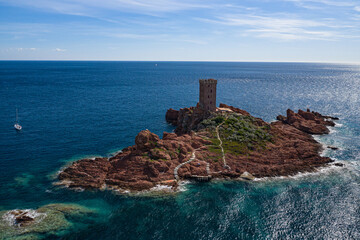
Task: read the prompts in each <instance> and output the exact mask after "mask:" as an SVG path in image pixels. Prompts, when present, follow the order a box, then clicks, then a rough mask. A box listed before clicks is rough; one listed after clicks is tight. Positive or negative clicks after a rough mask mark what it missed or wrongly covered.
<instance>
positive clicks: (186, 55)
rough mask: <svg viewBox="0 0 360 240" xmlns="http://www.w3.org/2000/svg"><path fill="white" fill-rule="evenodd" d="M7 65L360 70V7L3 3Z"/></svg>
mask: <svg viewBox="0 0 360 240" xmlns="http://www.w3.org/2000/svg"><path fill="white" fill-rule="evenodd" d="M0 59H2V60H31V59H33V60H155V61H285V62H286V61H307V62H340V63H342V62H353V63H360V0H344V1H336V0H249V1H247V0H244V1H241V0H238V1H235V0H229V1H227V0H206V1H205V0H192V1H190V0H134V1H130V0H101V1H97V0H0Z"/></svg>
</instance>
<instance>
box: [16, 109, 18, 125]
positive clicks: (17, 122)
mask: <svg viewBox="0 0 360 240" xmlns="http://www.w3.org/2000/svg"><path fill="white" fill-rule="evenodd" d="M16 123H18V109H17V108H16Z"/></svg>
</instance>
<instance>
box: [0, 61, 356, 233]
mask: <svg viewBox="0 0 360 240" xmlns="http://www.w3.org/2000/svg"><path fill="white" fill-rule="evenodd" d="M156 63H157V66H155V62H6V61H2V62H0V183H1V184H0V211H1V210H9V209H15V208H21V209H23V208H34V209H35V208H38V207H41V206H43V205H46V204H50V203H76V204H80V205H82V206H85V207H88V208H91V209H97V210H98V214H97V215H95V216H91V217H89V218H86V217H84V218H83V219H81V220H79V219H69V221H71V222H72V223H73V225H72V226H71V227H70V228H68V229H66V231H59V232H52V233H41V234H37V237H45V238H52V239H54V238H55V239H56V238H61V239H285V238H288V239H360V230H359V229H360V207H359V206H360V200H359V199H360V186H359V185H360V141H359V140H360V97H359V93H360V66H359V65H336V64H312V63H311V64H310V63H201V62H196V63H195V62H193V63H192V62H156ZM199 78H215V79H218V91H217V92H218V98H217V99H218V104H219V103H220V102H223V103H226V104H229V105H233V106H236V107H240V108H242V109H245V110H247V111H249V112H250V113H251V114H252V115H254V116H256V117H261V118H263V119H264V120H266V121H272V120H274V119H275V117H276V116H277V115H278V114H284V113H285V112H286V109H287V108H292V109H294V110H296V109H299V108H302V109H306V108H308V107H309V108H310V109H311V110H315V111H319V112H321V113H324V114H329V115H333V116H338V117H340V120H339V121H338V125H337V126H336V127H335V128H333V129H332V131H331V132H332V133H331V134H330V135H327V136H322V137H320V138H319V140H320V141H321V142H323V143H325V144H328V145H335V146H338V147H339V148H340V150H338V151H330V150H326V151H324V153H323V154H324V155H326V156H330V157H332V158H334V159H335V160H336V161H339V162H342V163H345V167H344V168H338V167H332V168H327V169H323V170H322V171H320V172H319V173H317V174H303V175H299V176H296V177H293V178H275V179H262V180H259V181H256V182H231V181H229V182H221V181H220V182H214V183H205V184H187V185H186V186H185V188H186V190H185V191H183V192H181V193H179V194H176V195H172V196H162V197H159V196H157V197H149V196H142V195H138V196H121V195H116V194H113V193H111V192H107V191H104V192H101V191H93V192H86V191H85V192H76V191H72V190H68V189H63V188H59V187H56V186H54V185H53V184H52V183H53V182H54V176H55V175H56V172H57V171H59V170H60V169H61V168H62V167H63V166H64V165H66V164H69V162H72V161H74V160H77V159H80V158H83V157H87V156H99V155H100V156H106V155H109V154H111V153H113V152H115V151H118V150H120V149H122V148H124V147H126V146H128V145H132V144H134V138H135V136H136V134H137V133H138V132H139V131H141V130H143V129H149V130H151V131H153V132H155V133H157V134H159V135H160V136H161V135H162V132H163V131H172V130H173V127H172V126H170V125H168V124H167V123H166V122H165V119H164V116H165V112H166V109H168V108H170V107H172V108H175V109H177V108H180V107H187V106H194V105H195V104H196V102H197V100H198V79H199ZM16 108H18V110H19V120H20V123H21V125H22V126H23V130H22V131H21V132H16V131H15V130H14V128H13V124H14V121H15V109H16Z"/></svg>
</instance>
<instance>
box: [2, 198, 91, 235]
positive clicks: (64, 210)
mask: <svg viewBox="0 0 360 240" xmlns="http://www.w3.org/2000/svg"><path fill="white" fill-rule="evenodd" d="M93 213H95V212H94V211H93V210H90V209H87V208H85V207H82V206H80V205H76V204H49V205H45V206H43V207H40V208H38V209H36V210H34V209H15V210H10V211H1V212H0V239H7V238H12V239H15V238H16V239H42V238H44V237H46V236H48V237H49V236H51V235H53V236H56V235H57V233H58V232H61V231H63V230H67V229H69V228H70V227H72V225H73V224H72V223H71V222H70V221H69V220H68V218H74V217H84V216H85V215H87V214H93Z"/></svg>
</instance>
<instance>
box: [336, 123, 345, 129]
mask: <svg viewBox="0 0 360 240" xmlns="http://www.w3.org/2000/svg"><path fill="white" fill-rule="evenodd" d="M342 126H344V124H342V123H335V127H337V128H341V127H342Z"/></svg>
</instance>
